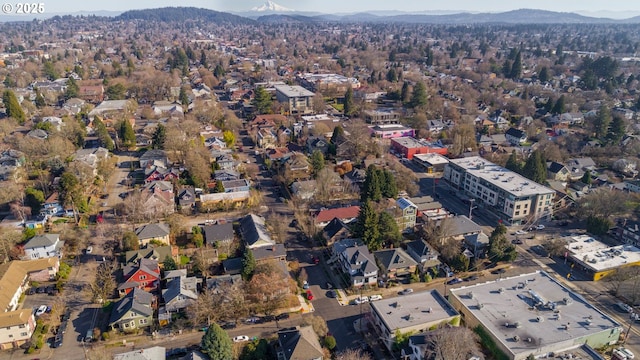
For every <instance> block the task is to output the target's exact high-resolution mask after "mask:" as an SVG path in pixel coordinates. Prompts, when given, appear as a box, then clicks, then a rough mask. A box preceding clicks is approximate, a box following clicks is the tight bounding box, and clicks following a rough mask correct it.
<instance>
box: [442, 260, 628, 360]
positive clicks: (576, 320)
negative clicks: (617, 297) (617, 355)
mask: <svg viewBox="0 0 640 360" xmlns="http://www.w3.org/2000/svg"><path fill="white" fill-rule="evenodd" d="M450 294H451V296H450V297H449V301H450V302H451V304H452V305H453V307H454V308H455V309H456V310H458V311H459V312H460V314H461V315H462V317H463V319H464V321H465V323H466V324H467V326H469V327H472V328H473V327H476V326H478V325H480V326H481V327H482V328H483V329H484V330H485V331H486V332H487V334H489V336H491V338H492V339H493V340H494V342H495V344H496V345H497V346H498V348H499V349H500V350H502V352H504V353H505V354H506V355H507V357H508V358H509V359H512V360H523V359H526V358H527V356H529V355H534V356H535V357H536V358H538V357H544V356H545V355H548V354H550V353H558V352H562V351H566V350H570V349H575V348H578V347H580V346H582V345H583V344H587V345H589V346H591V347H592V348H599V347H602V346H605V345H608V344H615V343H616V342H617V341H618V338H619V337H620V334H621V332H622V331H623V329H622V326H621V325H620V324H619V323H618V322H617V321H615V320H614V319H613V318H611V317H609V316H608V315H607V314H605V313H603V312H602V311H600V310H599V309H597V308H596V307H594V306H593V305H592V304H590V303H589V302H587V301H586V300H585V299H584V298H583V297H582V296H580V295H578V294H576V293H574V292H573V291H571V290H570V289H568V288H567V287H565V286H564V285H562V284H561V283H559V282H558V281H556V280H555V279H554V278H552V277H550V276H549V275H548V274H547V273H545V272H543V271H537V272H534V273H529V274H522V275H519V276H514V277H510V278H502V279H501V280H498V281H489V282H486V283H481V284H477V285H472V286H466V287H461V288H457V289H452V290H451V291H450Z"/></svg>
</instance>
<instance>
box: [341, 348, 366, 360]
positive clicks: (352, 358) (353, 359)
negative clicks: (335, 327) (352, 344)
mask: <svg viewBox="0 0 640 360" xmlns="http://www.w3.org/2000/svg"><path fill="white" fill-rule="evenodd" d="M336 360H372V358H371V356H370V355H369V354H367V353H366V352H364V351H362V350H359V349H347V350H344V351H341V352H339V353H338V354H337V355H336Z"/></svg>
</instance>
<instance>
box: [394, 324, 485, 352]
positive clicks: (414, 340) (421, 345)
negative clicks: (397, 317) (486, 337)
mask: <svg viewBox="0 0 640 360" xmlns="http://www.w3.org/2000/svg"><path fill="white" fill-rule="evenodd" d="M447 331H449V328H448V327H440V328H438V329H435V330H431V331H427V332H424V333H420V334H416V335H411V336H410V337H409V344H408V345H409V346H408V349H407V350H409V352H408V353H407V350H405V349H403V350H402V353H403V355H404V356H407V357H408V359H409V360H427V359H429V358H428V357H427V354H430V353H431V350H432V348H430V347H431V346H433V344H434V343H435V342H436V341H437V339H438V338H439V336H440V334H441V333H445V332H447ZM462 350H464V349H462ZM478 355H480V354H475V353H473V352H469V353H467V354H466V357H465V359H469V360H480V359H482V358H481V357H479V356H478Z"/></svg>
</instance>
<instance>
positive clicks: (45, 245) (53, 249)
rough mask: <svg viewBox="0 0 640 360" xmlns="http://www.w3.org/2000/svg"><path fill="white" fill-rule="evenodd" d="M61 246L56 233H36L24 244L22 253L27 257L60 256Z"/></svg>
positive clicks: (61, 243)
mask: <svg viewBox="0 0 640 360" xmlns="http://www.w3.org/2000/svg"><path fill="white" fill-rule="evenodd" d="M63 247H64V241H60V235H58V234H43V235H36V236H34V237H32V238H31V239H29V241H27V243H26V244H25V245H24V253H25V255H26V258H27V259H44V258H49V257H57V258H62V249H63Z"/></svg>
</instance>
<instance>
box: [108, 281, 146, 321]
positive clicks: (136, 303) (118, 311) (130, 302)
mask: <svg viewBox="0 0 640 360" xmlns="http://www.w3.org/2000/svg"><path fill="white" fill-rule="evenodd" d="M152 302H153V295H151V294H150V293H148V292H146V291H144V290H142V289H139V288H133V290H131V291H130V292H129V293H128V294H127V295H125V296H124V297H123V298H122V299H120V300H118V301H117V302H116V303H115V304H114V306H113V310H112V311H111V317H110V318H109V324H113V323H115V322H117V321H118V320H120V319H121V318H122V317H123V316H124V315H125V314H126V313H127V312H129V311H135V312H137V313H138V314H140V315H142V316H151V315H153V308H152V307H151V304H152Z"/></svg>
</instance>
